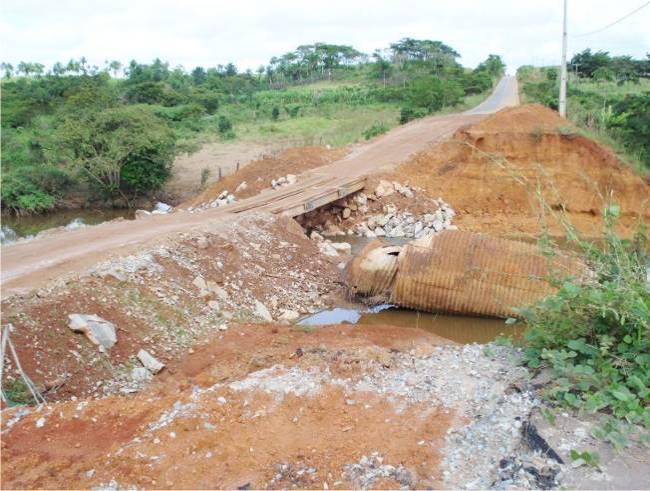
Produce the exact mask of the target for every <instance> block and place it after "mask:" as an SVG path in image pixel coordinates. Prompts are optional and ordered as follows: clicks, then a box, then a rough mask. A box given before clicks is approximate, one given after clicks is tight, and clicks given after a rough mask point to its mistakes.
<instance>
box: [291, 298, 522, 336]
mask: <svg viewBox="0 0 650 491" xmlns="http://www.w3.org/2000/svg"><path fill="white" fill-rule="evenodd" d="M341 323H350V324H376V325H388V326H398V327H405V328H410V327H416V328H420V329H424V330H425V331H429V332H431V333H433V334H436V335H438V336H442V337H443V338H447V339H450V340H452V341H455V342H457V343H461V344H466V343H489V342H490V341H494V339H496V338H497V337H499V336H505V337H508V338H511V339H518V338H519V337H520V336H521V333H522V330H523V329H522V327H520V326H512V325H506V323H505V320H503V319H489V318H483V317H468V316H462V315H445V314H430V313H426V312H416V311H414V310H406V309H400V308H395V307H393V306H391V305H380V306H377V307H372V308H369V309H368V310H361V309H346V308H335V309H331V310H323V311H321V312H318V313H316V314H314V315H311V316H309V317H307V318H305V319H303V320H302V321H300V323H299V324H300V325H302V326H317V325H325V324H341Z"/></svg>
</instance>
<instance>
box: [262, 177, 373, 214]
mask: <svg viewBox="0 0 650 491" xmlns="http://www.w3.org/2000/svg"><path fill="white" fill-rule="evenodd" d="M365 185H366V180H365V179H354V180H352V181H350V182H348V183H345V184H343V185H341V186H338V187H333V188H329V189H327V190H324V191H323V192H321V193H318V194H316V195H312V196H310V197H306V199H305V200H303V201H302V202H300V203H296V204H294V205H292V206H289V207H285V206H282V205H279V206H277V207H275V208H273V209H272V210H271V213H276V214H282V215H285V216H291V217H296V216H298V215H302V214H303V213H307V212H309V211H311V210H315V209H316V208H320V207H321V206H325V205H327V204H329V203H332V202H334V201H338V200H339V199H341V198H344V197H345V196H349V195H350V194H352V193H356V192H357V191H360V190H362V189H363V188H364V187H365Z"/></svg>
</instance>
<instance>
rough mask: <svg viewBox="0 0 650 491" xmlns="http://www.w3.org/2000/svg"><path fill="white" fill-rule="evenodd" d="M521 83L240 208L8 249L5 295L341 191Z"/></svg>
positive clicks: (505, 100) (510, 99)
mask: <svg viewBox="0 0 650 491" xmlns="http://www.w3.org/2000/svg"><path fill="white" fill-rule="evenodd" d="M517 103H518V97H517V83H516V80H515V79H514V77H504V79H503V80H502V81H501V82H500V83H499V84H498V85H497V87H496V88H495V90H494V92H493V93H492V95H491V96H490V97H489V98H488V99H487V101H486V102H484V103H482V104H481V105H479V106H478V107H477V108H476V109H475V110H473V111H476V113H474V112H472V111H470V112H467V113H463V114H452V115H446V116H432V117H428V118H424V119H421V120H418V121H414V122H412V123H409V124H406V125H403V126H400V127H398V128H396V129H394V130H393V131H391V132H389V133H387V134H385V135H383V136H381V137H379V138H376V139H374V140H372V141H370V142H368V143H365V144H362V145H359V146H357V147H356V148H354V149H353V151H352V152H351V153H350V154H348V155H347V156H346V157H345V158H344V159H341V160H339V161H336V162H333V163H332V164H330V165H327V166H324V167H321V168H318V169H315V170H313V171H309V172H306V173H304V174H302V175H301V176H300V177H299V180H298V182H297V184H295V185H294V186H291V187H286V188H283V189H282V190H279V191H272V190H267V191H265V192H262V193H260V194H259V195H257V196H253V197H251V198H249V199H247V200H243V201H241V202H239V204H238V205H237V206H231V207H225V208H221V209H219V208H216V209H209V210H206V211H201V212H196V213H189V212H187V211H181V212H177V213H173V214H170V215H157V216H151V217H147V218H144V219H142V220H138V221H135V222H133V221H121V222H111V223H105V224H102V225H98V226H95V227H88V228H84V229H78V230H74V231H66V232H61V233H53V234H51V235H46V236H43V237H40V238H36V239H34V240H31V241H25V242H19V243H17V244H13V245H10V246H4V247H2V277H1V281H2V295H3V297H7V296H8V295H11V294H13V293H18V292H21V291H22V292H24V291H29V290H31V289H33V288H38V287H40V286H42V285H44V284H46V283H47V282H49V281H51V280H53V279H55V278H57V277H60V276H63V275H68V274H75V273H81V272H82V271H84V270H85V269H87V268H88V267H90V266H92V265H94V264H96V263H97V262H99V261H101V260H104V259H106V258H108V257H110V256H111V255H123V254H126V253H129V251H133V250H135V249H137V248H138V247H140V246H142V245H144V244H150V243H152V242H157V241H161V240H164V238H165V237H166V236H168V235H169V234H171V233H175V232H183V231H189V230H192V229H197V228H204V227H208V228H214V227H219V226H220V225H221V224H223V223H227V222H229V221H230V220H231V219H232V218H233V216H234V215H233V212H237V211H239V212H241V211H245V212H247V213H251V212H255V211H275V212H278V211H282V210H283V209H290V208H291V207H295V206H296V205H298V204H300V203H305V202H308V201H309V200H311V199H313V197H314V196H317V195H319V194H322V193H323V191H324V190H326V189H330V188H331V189H336V187H337V186H341V185H345V183H348V182H350V180H352V179H354V178H358V177H360V176H364V175H367V174H370V173H372V172H375V171H377V170H379V169H385V168H387V167H390V166H395V165H397V164H399V163H401V162H404V161H405V160H407V159H408V158H409V156H411V155H413V154H414V153H416V152H419V151H421V150H424V149H426V148H427V147H428V146H430V145H432V144H433V143H436V142H438V141H440V140H441V139H444V138H445V137H447V136H449V135H451V134H452V133H453V132H454V131H456V130H457V129H458V128H460V127H462V126H464V125H468V124H472V123H476V122H478V121H480V120H481V119H482V118H483V117H485V116H484V115H485V114H487V113H489V112H493V111H496V110H498V109H501V108H503V107H506V106H509V105H516V104H517Z"/></svg>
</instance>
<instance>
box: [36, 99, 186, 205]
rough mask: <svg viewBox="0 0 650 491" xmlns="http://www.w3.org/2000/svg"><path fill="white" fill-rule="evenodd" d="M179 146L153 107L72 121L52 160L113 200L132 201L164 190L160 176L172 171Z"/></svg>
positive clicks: (60, 131) (59, 131)
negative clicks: (133, 195) (131, 197)
mask: <svg viewBox="0 0 650 491" xmlns="http://www.w3.org/2000/svg"><path fill="white" fill-rule="evenodd" d="M174 144H175V135H174V133H173V131H172V130H171V129H170V128H169V127H168V126H167V125H166V124H165V122H164V121H163V120H162V119H161V118H159V117H157V116H155V115H154V114H153V113H152V112H151V111H150V110H149V109H148V108H147V107H143V106H125V107H118V108H112V109H107V110H105V111H102V112H99V113H90V114H87V115H85V117H84V118H82V119H81V120H80V119H78V118H72V117H71V118H68V119H66V120H65V121H64V122H63V123H62V124H61V126H60V127H59V128H57V132H56V138H55V139H54V147H53V149H52V151H51V152H50V153H49V156H48V158H50V159H53V160H57V161H62V162H65V163H67V165H68V166H69V167H70V168H74V169H78V170H79V171H80V172H82V173H83V174H84V175H85V176H86V177H87V179H88V180H89V182H90V183H91V184H94V185H96V186H97V187H98V189H100V190H101V191H102V192H103V193H104V194H106V195H107V196H112V195H114V194H115V193H119V194H121V195H122V196H123V197H126V195H125V193H126V192H128V191H135V192H148V191H153V190H155V189H158V188H159V187H160V186H161V185H162V183H163V182H164V180H162V181H161V179H160V176H162V175H167V174H166V172H167V173H168V172H169V166H170V165H171V162H172V160H173V157H174ZM125 169H126V171H127V181H123V171H124V170H125ZM165 169H166V170H165ZM148 173H150V174H151V175H148Z"/></svg>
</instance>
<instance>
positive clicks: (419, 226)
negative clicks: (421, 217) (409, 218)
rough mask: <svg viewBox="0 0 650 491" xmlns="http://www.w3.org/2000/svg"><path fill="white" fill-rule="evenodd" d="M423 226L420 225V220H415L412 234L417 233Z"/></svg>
mask: <svg viewBox="0 0 650 491" xmlns="http://www.w3.org/2000/svg"><path fill="white" fill-rule="evenodd" d="M423 228H424V226H423V225H422V222H415V225H414V226H413V235H417V234H419V233H420V232H421V231H422V229H423Z"/></svg>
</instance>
